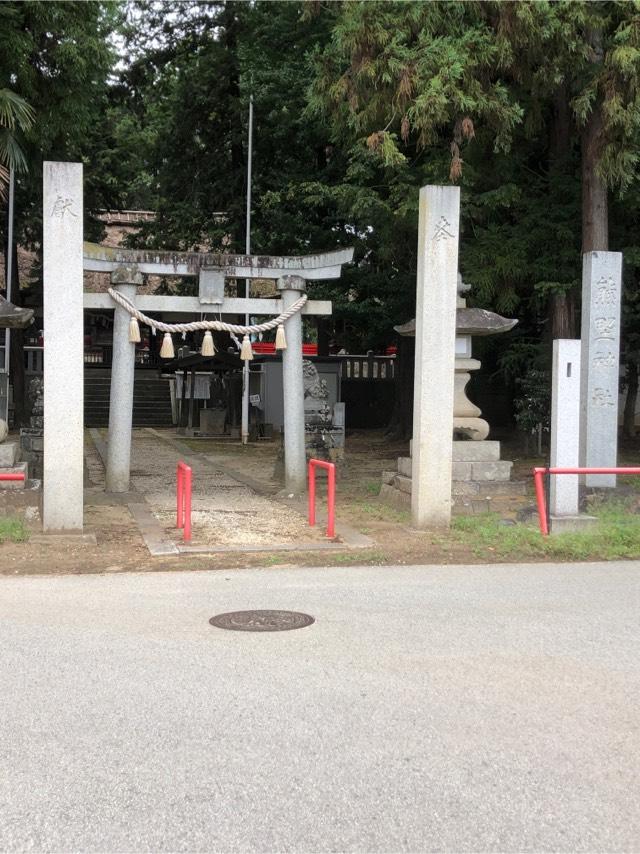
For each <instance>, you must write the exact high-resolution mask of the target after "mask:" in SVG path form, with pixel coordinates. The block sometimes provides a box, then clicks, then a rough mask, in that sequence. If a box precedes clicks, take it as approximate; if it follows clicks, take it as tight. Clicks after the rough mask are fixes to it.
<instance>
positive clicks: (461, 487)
mask: <svg viewBox="0 0 640 854" xmlns="http://www.w3.org/2000/svg"><path fill="white" fill-rule="evenodd" d="M526 492H527V484H526V483H525V481H523V480H505V481H502V480H488V481H484V482H482V483H480V482H479V481H475V480H468V481H461V480H454V481H453V483H452V493H453V495H454V496H458V495H469V496H471V495H480V496H482V497H483V498H486V497H487V496H490V497H493V496H511V495H526Z"/></svg>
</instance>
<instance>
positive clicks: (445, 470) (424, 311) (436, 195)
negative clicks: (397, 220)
mask: <svg viewBox="0 0 640 854" xmlns="http://www.w3.org/2000/svg"><path fill="white" fill-rule="evenodd" d="M459 221H460V189H459V187H422V189H421V190H420V218H419V222H418V276H417V293H416V356H415V380H414V402H413V451H412V458H413V462H412V468H411V478H412V488H411V516H412V520H413V525H414V526H415V527H416V528H429V527H448V525H449V523H450V521H451V474H452V456H453V429H452V424H453V388H454V371H455V341H456V302H457V282H458V234H459Z"/></svg>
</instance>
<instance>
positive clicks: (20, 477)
mask: <svg viewBox="0 0 640 854" xmlns="http://www.w3.org/2000/svg"><path fill="white" fill-rule="evenodd" d="M0 480H24V472H23V471H21V472H16V473H15V474H0Z"/></svg>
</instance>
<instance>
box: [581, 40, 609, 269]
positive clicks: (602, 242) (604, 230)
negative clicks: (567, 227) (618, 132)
mask: <svg viewBox="0 0 640 854" xmlns="http://www.w3.org/2000/svg"><path fill="white" fill-rule="evenodd" d="M590 41H591V46H592V48H593V63H594V65H595V64H599V63H601V62H602V58H603V50H602V32H601V31H600V30H593V31H592V32H591V33H590ZM581 142H582V252H583V253H584V252H593V251H597V250H602V251H603V252H606V251H607V250H608V249H609V209H608V197H607V184H606V181H604V180H603V179H602V178H601V177H600V176H599V175H598V172H597V168H598V164H599V163H600V158H601V156H602V146H603V142H604V123H603V119H602V100H601V96H600V94H598V95H596V103H595V104H594V106H593V110H592V111H591V115H590V116H589V118H588V119H587V122H586V124H585V126H584V128H583V130H582V137H581Z"/></svg>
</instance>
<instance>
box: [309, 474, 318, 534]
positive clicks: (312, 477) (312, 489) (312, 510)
mask: <svg viewBox="0 0 640 854" xmlns="http://www.w3.org/2000/svg"><path fill="white" fill-rule="evenodd" d="M308 471H309V526H310V527H311V528H313V526H314V525H315V524H316V467H315V460H309V468H308Z"/></svg>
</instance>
